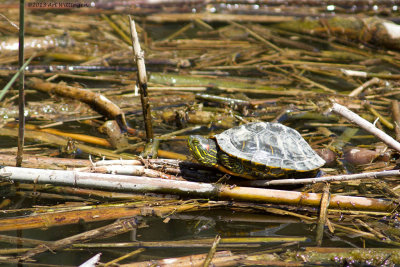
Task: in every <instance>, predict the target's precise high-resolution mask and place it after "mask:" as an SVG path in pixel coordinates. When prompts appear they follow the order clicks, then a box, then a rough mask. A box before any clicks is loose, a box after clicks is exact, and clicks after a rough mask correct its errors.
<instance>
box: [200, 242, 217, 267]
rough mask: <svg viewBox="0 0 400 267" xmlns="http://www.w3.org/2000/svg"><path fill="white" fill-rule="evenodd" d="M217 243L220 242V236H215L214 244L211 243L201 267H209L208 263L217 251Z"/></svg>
mask: <svg viewBox="0 0 400 267" xmlns="http://www.w3.org/2000/svg"><path fill="white" fill-rule="evenodd" d="M219 241H221V236H220V235H217V236H216V237H215V239H214V242H213V244H212V246H211V248H210V251H209V252H208V254H207V257H206V259H205V260H204V263H203V267H208V266H210V263H211V261H212V259H213V258H214V255H215V252H216V251H217V246H218V244H219Z"/></svg>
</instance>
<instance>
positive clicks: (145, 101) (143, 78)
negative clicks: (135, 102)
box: [128, 16, 154, 142]
mask: <svg viewBox="0 0 400 267" xmlns="http://www.w3.org/2000/svg"><path fill="white" fill-rule="evenodd" d="M128 17H129V22H130V26H131V38H132V48H133V55H134V57H135V61H136V64H137V68H138V71H137V75H138V85H139V89H140V100H141V102H142V109H143V118H144V126H145V129H146V138H147V142H151V141H152V140H153V136H154V134H153V127H152V122H151V110H150V103H149V97H148V92H147V75H146V66H145V64H144V53H143V51H142V49H141V48H140V43H139V37H138V35H137V32H136V27H135V21H134V20H133V19H132V18H131V16H128Z"/></svg>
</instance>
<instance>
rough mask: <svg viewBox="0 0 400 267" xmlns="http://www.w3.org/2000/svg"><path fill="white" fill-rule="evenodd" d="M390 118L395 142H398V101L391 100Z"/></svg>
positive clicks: (399, 138) (399, 130) (399, 120)
mask: <svg viewBox="0 0 400 267" xmlns="http://www.w3.org/2000/svg"><path fill="white" fill-rule="evenodd" d="M392 116H393V121H394V131H395V133H396V140H397V141H400V108H399V101H397V100H392Z"/></svg>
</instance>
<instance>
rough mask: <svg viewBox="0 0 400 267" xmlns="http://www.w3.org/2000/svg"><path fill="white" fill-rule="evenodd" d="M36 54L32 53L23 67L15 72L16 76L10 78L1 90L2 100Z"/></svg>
mask: <svg viewBox="0 0 400 267" xmlns="http://www.w3.org/2000/svg"><path fill="white" fill-rule="evenodd" d="M35 56H36V55H35V54H34V55H32V56H31V57H30V58H29V59H28V60H27V61H26V62H25V63H24V65H22V67H21V68H19V70H18V71H17V72H16V73H15V74H14V76H13V77H12V78H11V79H10V81H9V82H8V83H7V84H6V86H4V87H3V89H2V90H1V92H0V101H1V100H2V99H3V97H4V96H5V95H6V94H7V92H8V90H9V89H10V87H11V86H12V85H13V84H14V82H15V80H17V78H18V77H20V75H21V73H22V72H23V71H24V70H25V68H26V66H28V64H29V63H30V62H31V61H32V59H33V58H34V57H35Z"/></svg>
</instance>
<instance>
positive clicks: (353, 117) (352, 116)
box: [332, 103, 400, 152]
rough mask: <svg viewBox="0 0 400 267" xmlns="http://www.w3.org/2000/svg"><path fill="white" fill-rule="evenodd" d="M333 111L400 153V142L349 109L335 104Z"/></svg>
mask: <svg viewBox="0 0 400 267" xmlns="http://www.w3.org/2000/svg"><path fill="white" fill-rule="evenodd" d="M332 111H333V112H335V113H337V114H340V115H342V116H343V117H345V118H346V119H348V120H349V121H350V122H352V123H354V124H356V125H358V126H360V127H361V128H362V129H364V130H365V131H367V132H370V133H371V134H373V135H375V136H376V137H377V138H379V139H381V140H382V141H383V142H384V143H385V144H387V145H388V146H390V147H392V148H394V149H396V150H397V151H399V152H400V143H399V142H397V141H396V140H394V139H393V138H392V137H391V136H389V135H388V134H386V133H384V132H383V131H381V130H379V129H378V128H376V127H375V126H374V125H373V124H372V123H370V122H369V121H367V120H365V119H363V118H361V117H360V116H358V115H357V114H356V113H354V112H352V111H351V110H349V109H347V108H346V107H344V106H342V105H339V104H338V103H334V104H333V106H332Z"/></svg>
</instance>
